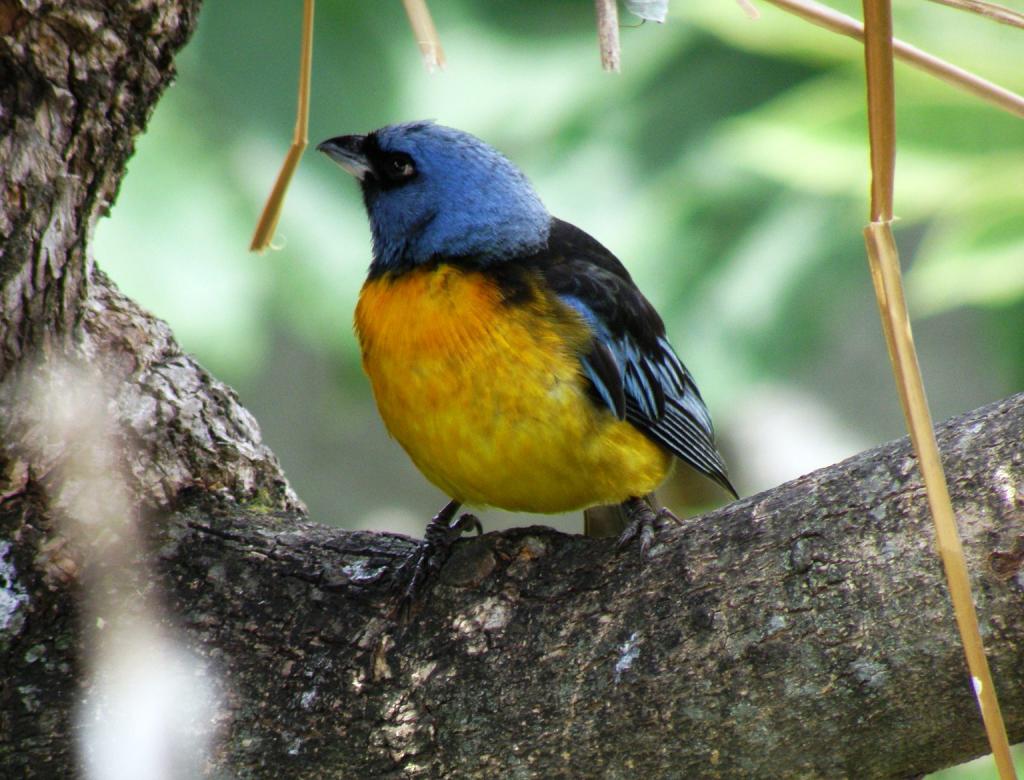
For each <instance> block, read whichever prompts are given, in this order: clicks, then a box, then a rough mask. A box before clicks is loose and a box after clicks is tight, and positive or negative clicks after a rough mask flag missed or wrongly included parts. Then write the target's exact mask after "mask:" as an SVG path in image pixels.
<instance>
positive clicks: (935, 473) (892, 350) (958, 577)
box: [863, 0, 1016, 780]
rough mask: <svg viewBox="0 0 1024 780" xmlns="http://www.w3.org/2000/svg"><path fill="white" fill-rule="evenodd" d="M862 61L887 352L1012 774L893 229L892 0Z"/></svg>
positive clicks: (871, 6) (989, 712) (869, 12)
mask: <svg viewBox="0 0 1024 780" xmlns="http://www.w3.org/2000/svg"><path fill="white" fill-rule="evenodd" d="M863 7H864V29H865V37H864V59H865V68H866V73H867V92H868V130H869V135H870V142H871V224H870V225H868V227H867V228H866V229H865V232H864V237H865V242H866V244H867V252H868V261H869V263H870V266H871V279H872V282H873V283H874V285H875V293H876V295H877V298H878V307H879V310H880V312H881V315H882V328H883V330H884V332H885V338H886V345H887V347H888V349H889V358H890V360H891V362H892V366H893V374H894V376H895V378H896V386H897V388H898V390H899V395H900V403H901V405H902V406H903V414H904V416H905V417H906V421H907V429H908V430H909V431H910V439H911V442H912V443H913V445H914V452H915V453H916V454H917V460H918V467H919V468H920V470H921V476H922V479H923V480H924V486H925V492H926V493H927V495H928V504H929V507H930V508H931V514H932V520H933V521H934V523H935V535H936V538H937V539H938V543H939V554H940V556H941V558H942V565H943V568H944V569H945V572H946V583H947V587H948V589H949V595H950V599H951V601H952V602H953V612H954V614H955V615H956V623H957V628H958V629H959V631H960V638H961V640H962V642H963V645H964V654H965V655H966V657H967V666H968V669H969V671H970V673H971V678H972V680H973V682H974V690H975V695H976V697H977V700H978V704H979V706H980V708H981V716H982V720H983V721H984V725H985V731H986V733H987V735H988V740H989V745H990V746H991V748H992V753H993V755H994V757H995V760H996V767H997V768H998V770H999V775H1000V777H1001V778H1003V780H1008V779H1009V778H1015V777H1016V774H1015V772H1014V769H1013V762H1012V760H1011V758H1010V746H1009V742H1008V740H1007V738H1006V727H1005V725H1004V723H1003V717H1002V713H1001V712H1000V709H999V700H998V699H997V697H996V692H995V686H994V685H993V683H992V675H991V672H990V671H989V667H988V660H987V659H986V657H985V648H984V645H983V644H982V641H981V633H980V631H979V629H978V616H977V614H976V612H975V609H974V601H973V598H972V595H971V585H970V579H969V577H968V573H967V563H966V561H965V560H964V552H963V547H962V546H961V543H960V535H959V532H958V530H957V526H956V517H955V515H954V513H953V505H952V502H951V501H950V497H949V487H948V485H947V484H946V475H945V473H944V471H943V469H942V460H941V459H940V457H939V448H938V445H937V443H936V441H935V430H934V427H933V425H932V418H931V412H930V411H929V409H928V399H927V398H926V396H925V392H924V382H923V380H922V378H921V369H920V366H919V365H918V359H917V350H916V349H915V347H914V337H913V333H912V331H911V327H910V317H909V315H908V313H907V304H906V299H905V298H904V294H903V279H902V274H901V271H900V262H899V255H898V253H897V251H896V243H895V241H894V240H893V235H892V217H893V182H894V179H895V163H896V94H895V79H894V74H893V65H894V61H893V55H894V51H893V49H894V47H893V38H892V7H891V5H890V0H863Z"/></svg>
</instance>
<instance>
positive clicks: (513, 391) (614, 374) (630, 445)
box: [317, 122, 736, 591]
mask: <svg viewBox="0 0 1024 780" xmlns="http://www.w3.org/2000/svg"><path fill="white" fill-rule="evenodd" d="M317 148H318V149H319V150H320V151H322V152H324V153H325V154H327V155H328V156H329V157H330V158H331V159H333V160H334V161H335V162H337V163H338V164H339V165H340V166H341V167H342V168H344V169H345V170H346V171H348V172H349V173H350V174H352V175H353V176H354V177H355V178H356V179H358V180H359V183H360V185H361V187H362V192H363V200H364V203H365V205H366V211H367V213H368V215H369V219H370V228H371V231H372V234H373V261H372V262H371V264H370V269H369V274H368V276H367V279H366V282H365V284H364V285H363V289H362V292H361V293H360V296H359V303H358V306H357V307H356V316H355V327H356V333H357V335H358V337H359V343H360V345H361V348H362V356H363V367H364V368H365V370H366V373H367V374H368V375H369V378H370V382H371V384H372V385H373V393H374V396H375V398H376V401H377V407H378V409H379V410H380V414H381V417H382V418H383V419H384V423H385V425H386V426H387V429H388V431H389V432H390V433H391V435H392V436H393V437H394V438H396V439H397V440H398V442H399V443H400V444H401V445H402V447H404V448H405V451H406V452H407V453H408V454H409V457H410V458H412V460H413V462H414V463H415V464H416V466H417V467H418V468H419V469H420V471H422V472H423V474H424V475H425V476H426V477H427V479H429V480H430V481H431V482H433V483H434V484H435V485H437V486H438V487H439V488H440V489H441V490H443V491H444V492H445V493H446V494H447V495H448V496H450V497H451V499H452V500H451V502H450V503H448V504H447V505H446V506H445V507H444V508H443V509H442V510H441V511H440V512H439V513H438V514H437V516H436V517H434V518H433V520H431V521H430V524H429V525H428V527H427V533H426V544H425V545H424V547H423V548H422V550H421V553H420V555H419V558H418V561H417V565H416V572H415V574H414V576H413V578H412V584H411V585H410V590H411V591H415V589H416V588H418V587H419V585H420V584H421V583H422V582H423V581H424V579H425V578H426V577H427V576H429V575H430V574H431V573H434V572H436V571H437V570H438V569H439V568H440V566H441V565H442V564H443V562H444V560H445V558H446V557H447V554H448V550H449V547H450V545H451V544H452V542H453V541H454V540H455V539H456V538H457V537H458V536H459V535H460V534H461V533H462V532H463V531H464V530H467V529H468V528H470V527H473V526H475V527H477V529H478V530H479V521H478V520H477V519H476V518H475V517H473V516H472V515H462V516H461V517H459V518H456V514H457V513H458V510H459V508H460V506H461V505H462V504H470V505H474V506H495V507H499V508H501V509H509V510H519V511H525V512H544V513H554V512H564V511H569V510H573V509H580V508H585V507H590V506H594V505H597V504H620V505H621V506H622V509H623V510H624V514H625V516H626V517H627V518H628V525H627V527H626V529H625V531H624V533H623V535H622V537H621V538H620V542H621V543H622V544H628V543H629V542H630V541H631V540H633V539H634V538H636V537H637V536H638V535H640V536H641V537H642V538H644V539H645V543H649V540H650V538H651V536H652V533H651V529H653V527H654V525H655V524H656V522H657V520H658V519H659V514H657V513H655V512H654V510H653V509H652V507H651V506H650V504H649V503H648V501H647V499H646V498H645V496H647V495H648V494H650V493H651V492H652V491H653V490H654V489H655V488H656V487H657V486H658V485H659V484H660V483H661V482H662V481H663V480H664V479H665V477H666V476H667V475H668V473H669V469H670V467H671V464H672V459H673V456H675V457H678V458H680V459H682V460H683V461H685V462H686V463H688V464H689V465H690V466H692V467H693V468H695V469H696V470H697V471H699V472H700V473H702V474H704V475H706V476H708V477H710V478H711V479H712V480H714V481H715V482H717V483H718V484H719V485H721V486H722V487H723V488H725V489H726V490H728V491H729V492H730V493H732V494H733V495H736V491H735V490H734V489H733V487H732V485H731V484H730V482H729V478H728V476H727V474H726V467H725V464H724V462H723V461H722V457H721V456H720V455H719V453H718V450H717V449H716V447H715V441H714V432H713V429H712V426H711V418H710V416H709V415H708V411H707V408H706V407H705V406H704V402H703V401H702V400H701V396H700V393H699V392H698V390H697V386H696V385H695V384H694V381H693V378H692V377H691V376H690V373H689V372H688V371H687V370H686V367H685V366H684V365H683V364H682V362H681V361H680V360H679V358H678V357H677V356H676V354H675V352H674V351H673V349H672V347H671V346H670V345H669V343H668V341H667V340H666V338H665V327H664V325H663V323H662V321H661V318H660V317H659V316H658V313H657V312H656V311H655V310H654V307H653V306H651V304H650V303H649V302H648V301H647V299H646V298H645V297H644V296H643V294H642V293H641V292H640V291H639V290H638V289H637V287H636V285H635V284H634V283H633V280H632V278H631V277H630V275H629V272H628V271H626V269H625V267H623V265H622V263H620V262H619V261H618V259H616V257H615V256H614V255H613V254H612V253H611V252H609V251H608V250H607V249H605V248H604V247H603V246H602V245H601V244H600V243H598V242H597V241H596V240H595V239H594V238H592V237H591V236H589V235H588V234H587V233H584V232H583V231H582V230H580V229H579V228H577V227H574V226H573V225H570V224H569V223H567V222H563V221H562V220H560V219H557V218H555V217H552V216H551V214H549V213H548V211H547V209H546V208H545V207H544V204H543V203H541V201H540V198H539V197H538V196H537V194H536V192H534V190H533V187H532V186H531V185H530V182H529V181H528V180H527V178H526V176H525V175H523V173H522V172H521V171H520V170H519V169H518V168H516V167H515V166H514V165H513V164H512V163H511V162H509V160H507V159H506V158H505V157H504V156H502V155H501V154H500V153H499V152H498V151H497V150H495V149H494V148H492V147H491V146H489V145H487V144H486V143H484V142H483V141H481V140H480V139H478V138H476V137H475V136H472V135H470V134H468V133H465V132H462V131H459V130H455V129H452V128H449V127H443V126H441V125H438V124H434V123H432V122H413V123H409V124H399V125H390V126H388V127H383V128H381V129H379V130H377V131H375V132H372V133H370V134H369V135H346V136H339V137H337V138H331V139H330V140H327V141H324V142H323V143H321V144H320V145H319V146H318V147H317ZM661 516H670V513H667V512H666V510H662V512H661Z"/></svg>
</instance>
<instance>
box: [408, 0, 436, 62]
mask: <svg viewBox="0 0 1024 780" xmlns="http://www.w3.org/2000/svg"><path fill="white" fill-rule="evenodd" d="M402 5H404V6H405V13H406V15H407V16H408V17H409V26H410V27H412V34H413V36H415V38H416V45H417V46H419V47H420V54H421V55H423V64H424V65H425V66H426V67H427V70H429V71H434V70H435V69H437V68H443V67H444V66H445V65H446V64H447V60H446V59H445V56H444V48H443V47H442V46H441V38H440V36H439V35H438V34H437V28H436V27H435V26H434V20H433V19H432V18H431V16H430V9H429V8H427V2H426V0H402Z"/></svg>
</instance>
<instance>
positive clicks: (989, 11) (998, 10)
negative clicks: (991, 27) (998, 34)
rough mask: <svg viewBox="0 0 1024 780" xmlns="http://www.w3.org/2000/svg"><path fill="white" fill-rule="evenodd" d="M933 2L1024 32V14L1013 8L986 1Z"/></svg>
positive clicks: (955, 0) (948, 0)
mask: <svg viewBox="0 0 1024 780" xmlns="http://www.w3.org/2000/svg"><path fill="white" fill-rule="evenodd" d="M932 2H933V3H938V4H939V5H945V6H949V7H950V8H956V9H957V10H958V11H967V12H968V13H971V14H977V15H978V16H984V17H985V18H986V19H991V20H992V21H993V22H999V23H1000V24H1008V25H1010V27H1019V28H1021V29H1022V30H1024V14H1022V13H1021V12H1020V11H1015V10H1013V9H1012V8H1007V7H1006V6H1005V5H999V4H997V3H988V2H985V0H932Z"/></svg>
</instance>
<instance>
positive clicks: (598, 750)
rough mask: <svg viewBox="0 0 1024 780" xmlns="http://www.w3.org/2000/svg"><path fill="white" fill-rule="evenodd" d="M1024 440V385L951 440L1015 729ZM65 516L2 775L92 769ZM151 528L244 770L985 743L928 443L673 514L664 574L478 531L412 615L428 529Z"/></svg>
mask: <svg viewBox="0 0 1024 780" xmlns="http://www.w3.org/2000/svg"><path fill="white" fill-rule="evenodd" d="M1022 441H1024V395H1020V396H1016V397H1014V398H1012V399H1009V400H1007V401H1004V402H1002V403H999V404H996V405H993V406H991V407H987V408H985V409H982V410H979V411H977V412H975V413H972V414H971V415H969V416H967V417H965V418H962V419H960V420H956V421H954V422H952V423H951V424H948V425H946V426H945V427H944V428H943V430H942V433H941V443H942V447H943V452H944V455H945V459H946V465H947V467H948V469H949V474H950V476H951V484H952V489H953V493H954V497H955V501H956V504H957V506H958V507H959V508H960V517H961V520H962V528H963V534H964V538H965V544H966V549H967V554H968V561H969V564H970V567H971V570H972V571H973V572H974V575H975V576H974V585H975V588H976V595H977V602H978V608H979V613H980V615H981V620H982V625H983V628H984V633H985V638H986V640H987V643H988V646H989V651H990V658H991V662H992V667H993V671H994V674H995V678H996V680H998V681H999V685H1000V693H1001V694H1002V700H1003V707H1004V713H1005V715H1006V718H1007V721H1008V724H1009V728H1010V732H1011V735H1013V737H1015V738H1016V739H1020V738H1021V737H1022V736H1024V621H1022V620H1021V616H1022V612H1024V609H1022V608H1024V572H1022V570H1021V563H1022V560H1024V501H1022V498H1021V488H1022V484H1021V473H1022V470H1024V447H1022ZM45 512H46V508H45V497H44V496H42V495H39V494H38V493H37V494H30V495H23V496H20V497H18V498H17V499H13V500H8V501H7V502H5V503H4V505H3V513H2V515H0V528H2V537H3V538H5V539H11V540H14V544H13V547H12V548H11V549H10V550H9V555H8V556H7V557H8V561H9V563H10V564H13V570H14V571H16V572H17V578H16V580H13V581H9V582H8V583H7V587H8V589H9V590H12V591H13V592H15V593H18V594H21V601H20V603H19V604H18V607H17V610H16V611H15V613H14V618H15V619H14V620H13V621H9V622H8V626H7V628H6V629H5V631H4V633H3V639H4V643H3V647H4V649H5V650H6V651H7V652H6V658H5V669H6V670H7V673H8V675H9V678H8V679H9V680H10V683H9V684H8V685H7V686H5V689H4V700H3V702H2V707H3V719H4V728H3V730H2V732H0V734H2V736H0V767H3V768H4V769H5V770H6V771H5V773H4V775H5V776H22V775H23V774H24V775H25V776H32V775H33V771H34V770H33V768H35V771H36V773H37V775H38V776H50V775H51V774H60V775H63V774H64V773H65V772H66V771H67V770H68V762H69V761H70V757H69V755H68V747H67V728H68V715H67V710H68V707H69V706H71V705H72V704H73V702H74V701H75V698H76V697H75V696H73V695H72V691H75V690H76V685H77V684H78V682H77V671H76V668H77V665H76V660H75V659H76V658H77V657H79V656H78V652H79V651H80V648H81V647H82V644H83V643H84V642H88V641H90V639H91V638H92V636H91V635H92V634H95V633H96V632H95V630H94V629H92V627H91V626H90V627H89V628H88V629H87V630H86V631H84V632H83V631H80V630H78V628H77V626H78V622H77V621H76V615H77V609H78V607H77V604H76V602H75V600H74V598H73V594H74V590H75V588H74V582H72V583H71V586H72V587H70V588H69V587H68V586H67V585H62V584H61V582H60V581H59V578H57V580H58V581H55V575H54V571H53V569H54V565H53V556H52V555H45V554H41V553H40V551H41V550H47V549H48V547H47V543H48V541H49V540H50V539H52V538H53V535H54V530H53V528H52V525H51V523H50V521H48V519H47V518H46V516H45ZM145 527H146V532H147V534H148V535H149V544H148V549H149V550H150V551H151V553H150V554H149V555H148V556H146V555H144V556H143V557H142V560H140V562H139V563H140V565H143V566H145V567H149V569H150V570H151V571H152V572H154V573H153V574H152V575H151V576H150V578H149V580H148V587H149V588H150V589H160V590H162V591H163V592H164V594H165V597H164V598H165V609H166V611H167V612H168V613H169V614H171V615H173V616H175V619H176V621H177V622H178V623H179V625H180V630H181V631H182V632H183V635H184V637H185V638H186V642H187V644H188V646H189V647H191V648H192V649H193V650H194V651H195V652H196V653H197V654H198V655H200V656H201V657H203V658H206V659H208V661H209V663H210V664H211V665H212V666H213V667H214V668H215V669H217V670H218V671H219V674H220V675H221V681H222V682H221V685H222V690H223V704H222V708H223V709H222V711H221V713H220V714H219V716H218V718H217V721H218V722H220V723H222V724H224V731H223V733H222V735H221V739H220V741H219V743H218V748H217V754H216V757H215V761H214V765H215V767H216V768H219V769H222V770H225V771H230V772H231V773H232V775H233V776H236V777H241V778H245V777H254V778H255V777H272V776H274V775H281V774H283V775H285V776H288V777H309V778H314V777H315V778H321V777H339V778H341V777H392V776H393V777H404V776H420V775H422V776H456V777H560V776H564V777H583V776H603V777H623V778H625V777H635V776H641V775H644V774H646V775H648V776H654V777H746V776H756V777H819V776H820V777H906V776H911V775H917V774H921V773H923V772H926V771H928V770H933V769H936V768H938V767H941V766H944V765H948V764H951V763H955V762H957V761H960V760H963V759H965V758H967V757H969V756H973V755H975V754H978V753H981V752H983V751H984V750H985V741H984V736H983V733H982V730H981V728H980V724H979V719H978V716H977V712H976V707H975V704H974V701H973V697H972V695H971V693H970V686H969V683H968V680H967V677H966V672H965V669H964V663H963V659H962V654H961V650H960V645H959V642H958V640H957V637H956V634H955V629H954V622H953V618H952V615H951V612H950V608H949V606H948V601H947V597H946V594H945V590H944V587H943V579H942V572H941V568H940V565H939V563H938V559H937V557H936V555H935V552H934V550H933V548H932V543H931V539H932V533H931V527H930V520H929V518H928V515H927V510H926V502H925V499H924V495H923V490H922V488H921V485H920V482H919V480H918V478H917V476H916V472H915V465H914V460H913V458H912V457H911V453H910V450H909V447H908V445H907V443H906V442H905V441H901V442H897V443H894V444H891V445H888V446H886V447H883V448H880V449H877V450H873V451H870V452H867V453H864V454H862V455H860V456H858V457H856V458H853V459H851V460H849V461H846V462H844V463H842V464H839V465H838V466H833V467H831V468H829V469H826V470H823V471H820V472H817V473H815V474H812V475H809V476H807V477H804V478H802V479H799V480H796V481H794V482H791V483H788V484H786V485H783V486H781V487H780V488H777V489H775V490H773V491H771V492H769V493H764V494H761V495H758V496H754V497H751V498H748V499H745V500H743V501H740V502H737V503H734V504H732V505H730V506H729V507H726V508H725V509H723V510H720V511H718V512H715V513H713V514H709V515H705V516H703V517H701V518H698V519H695V520H691V521H687V522H686V523H685V524H684V525H682V526H679V527H676V528H671V529H667V530H666V531H665V532H663V534H662V535H661V537H660V540H659V545H658V547H657V548H656V549H655V556H654V558H653V559H652V560H651V561H649V562H648V563H647V564H645V565H641V563H640V561H639V559H638V557H637V555H636V554H635V553H627V554H616V553H615V552H614V548H613V543H612V541H611V540H591V539H585V538H583V537H578V536H568V535H564V534H560V533H557V532H555V531H553V530H551V529H547V528H540V527H534V528H526V529H521V530H517V531H511V532H508V533H504V534H487V535H485V536H483V537H480V538H478V539H472V540H467V541H463V542H461V543H460V544H459V545H458V547H457V550H456V554H455V556H454V558H453V559H452V560H451V561H450V562H449V564H448V565H447V566H446V567H445V569H444V570H443V573H442V578H441V581H440V584H439V585H438V587H437V588H436V590H435V591H434V592H433V595H432V597H431V598H430V600H429V601H428V602H427V604H426V605H425V607H424V608H423V609H422V611H421V612H420V613H419V614H418V615H416V617H415V619H414V621H413V622H412V623H411V624H410V625H409V626H408V627H407V628H405V629H404V630H403V629H401V628H399V627H397V626H396V625H395V623H394V622H393V621H392V620H391V619H390V617H389V611H390V609H391V608H392V606H393V604H394V596H395V593H396V590H395V580H396V577H397V576H400V575H398V574H397V572H398V570H399V564H400V563H401V561H402V560H403V559H404V558H405V557H406V556H407V555H408V554H409V553H410V552H411V551H412V549H413V543H412V542H411V541H410V540H407V539H404V538H402V537H397V536H393V535H387V534H372V533H367V532H346V531H341V530H337V529H331V528H327V527H324V526H319V525H316V524H313V523H310V522H308V521H305V520H303V519H302V518H300V517H297V516H295V515H294V514H288V513H270V514H268V513H267V512H265V511H259V512H251V511H245V510H244V509H241V508H239V507H238V506H237V505H236V504H232V503H230V502H223V503H221V505H219V506H214V507H210V506H207V507H205V508H203V507H201V506H195V507H192V508H189V509H186V510H183V511H181V512H179V513H176V514H173V515H165V514H158V515H154V516H150V517H149V518H148V521H147V523H146V524H145ZM63 554H64V555H67V556H71V557H74V553H73V552H69V551H66V550H65V551H64V553H63ZM67 568H68V567H66V566H65V567H61V568H60V571H66V569H67ZM72 569H73V570H74V567H72ZM47 761H48V762H50V763H49V764H46V763H41V762H47ZM40 766H43V767H44V768H45V769H44V771H41V772H39V771H38V767H40ZM57 769H59V770H60V772H59V773H58V772H56V771H55V770H57ZM12 772H13V774H12Z"/></svg>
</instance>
